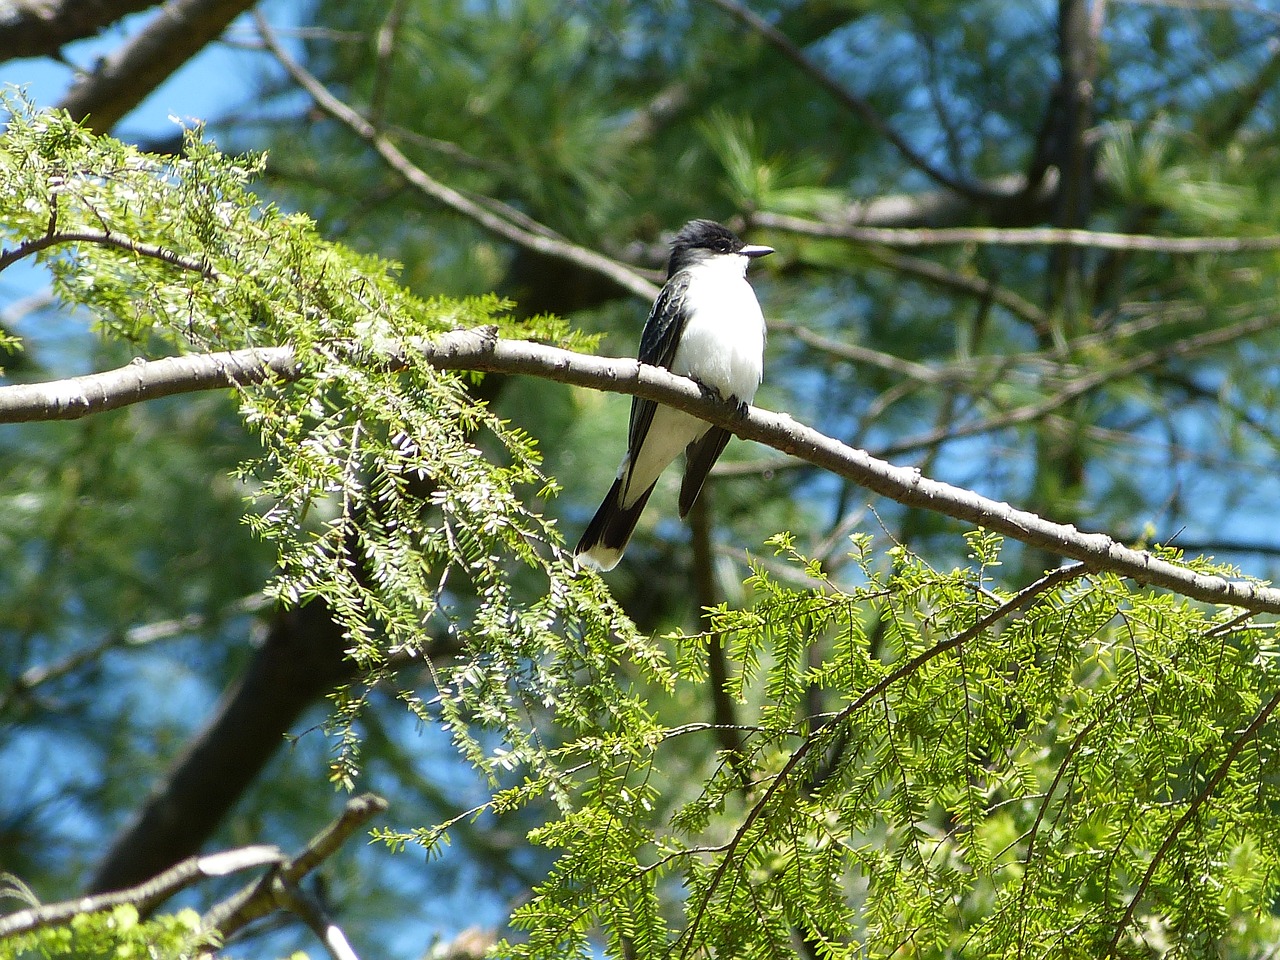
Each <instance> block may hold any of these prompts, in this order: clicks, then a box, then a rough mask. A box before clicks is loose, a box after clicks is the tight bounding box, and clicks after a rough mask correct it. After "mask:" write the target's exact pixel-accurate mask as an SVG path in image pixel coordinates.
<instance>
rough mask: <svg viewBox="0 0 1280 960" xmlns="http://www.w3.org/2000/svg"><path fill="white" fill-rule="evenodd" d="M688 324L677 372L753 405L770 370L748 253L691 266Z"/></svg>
mask: <svg viewBox="0 0 1280 960" xmlns="http://www.w3.org/2000/svg"><path fill="white" fill-rule="evenodd" d="M688 269H689V271H690V273H691V274H692V277H691V279H690V283H689V292H688V294H687V295H686V298H685V311H686V313H687V315H688V322H687V323H686V325H685V328H684V333H683V335H682V336H681V337H680V343H679V345H678V346H677V347H676V352H675V356H674V357H673V358H672V361H671V372H672V373H678V374H680V375H681V376H685V377H692V378H693V379H695V380H697V381H698V382H699V383H702V384H704V385H706V386H708V387H715V388H716V389H717V390H719V391H720V394H721V396H723V397H724V398H725V399H726V400H727V399H728V398H729V397H737V398H738V399H739V400H740V401H742V402H743V403H750V402H751V400H752V398H754V397H755V395H756V388H757V387H759V386H760V378H761V377H762V376H763V374H764V335H765V334H764V315H763V314H762V313H761V312H760V302H759V301H758V300H756V295H755V291H753V290H752V289H751V285H750V284H749V283H747V279H746V269H747V258H746V257H724V256H722V257H714V258H712V259H710V260H707V261H705V262H702V263H697V264H694V265H692V266H691V267H689V268H688Z"/></svg>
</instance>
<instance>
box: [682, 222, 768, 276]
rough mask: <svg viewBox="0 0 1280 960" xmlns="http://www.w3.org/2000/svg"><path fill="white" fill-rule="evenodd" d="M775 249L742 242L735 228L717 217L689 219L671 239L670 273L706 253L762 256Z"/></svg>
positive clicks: (706, 254) (707, 254) (709, 254)
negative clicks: (735, 232) (711, 218)
mask: <svg viewBox="0 0 1280 960" xmlns="http://www.w3.org/2000/svg"><path fill="white" fill-rule="evenodd" d="M770 253H773V248H771V247H754V246H748V245H747V244H745V243H743V242H742V241H741V240H739V239H738V237H737V236H736V235H735V234H734V232H733V231H732V230H730V229H729V228H728V227H726V226H725V225H724V224H720V223H716V222H715V221H714V220H690V221H689V222H688V223H686V224H685V225H684V226H683V227H681V228H680V232H679V233H677V234H676V235H675V239H674V240H672V241H671V261H670V263H669V264H668V266H667V277H668V278H670V277H672V276H674V275H675V273H676V272H677V271H678V270H680V269H682V268H683V267H686V266H688V265H689V264H690V263H694V262H696V261H697V260H699V259H701V258H703V257H707V256H717V255H728V254H738V255H739V256H743V257H763V256H765V255H767V254H770Z"/></svg>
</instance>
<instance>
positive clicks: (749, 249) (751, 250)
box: [738, 245, 773, 260]
mask: <svg viewBox="0 0 1280 960" xmlns="http://www.w3.org/2000/svg"><path fill="white" fill-rule="evenodd" d="M738 252H739V253H741V254H742V255H743V256H744V257H751V258H752V259H753V260H754V259H755V258H756V257H767V256H768V255H769V254H771V253H773V247H753V246H750V245H748V246H745V247H743V248H742V249H741V250H739V251H738Z"/></svg>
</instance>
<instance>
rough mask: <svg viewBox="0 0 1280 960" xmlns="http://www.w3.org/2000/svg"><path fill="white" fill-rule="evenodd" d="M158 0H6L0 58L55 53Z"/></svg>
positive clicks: (0, 24) (0, 23) (0, 31)
mask: <svg viewBox="0 0 1280 960" xmlns="http://www.w3.org/2000/svg"><path fill="white" fill-rule="evenodd" d="M156 2H157V0H9V2H7V3H5V4H3V5H2V6H0V61H4V60H15V59H18V58H21V57H53V56H57V55H58V53H59V51H60V49H61V47H62V45H63V44H66V43H71V42H72V41H73V40H83V39H84V38H86V37H92V36H94V35H96V34H97V33H98V31H100V30H102V29H103V28H104V27H108V26H110V25H111V24H113V23H115V22H116V21H117V20H119V19H121V18H122V17H125V16H127V15H128V14H131V13H137V12H138V11H139V10H145V9H147V7H152V6H155V5H156Z"/></svg>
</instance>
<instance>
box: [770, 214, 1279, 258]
mask: <svg viewBox="0 0 1280 960" xmlns="http://www.w3.org/2000/svg"><path fill="white" fill-rule="evenodd" d="M752 223H754V224H756V225H757V226H761V227H769V228H772V229H774V230H784V231H787V232H788V233H799V234H803V235H805V236H809V237H827V238H832V239H839V240H852V241H854V242H855V243H871V244H882V245H884V246H886V247H939V246H951V245H955V244H963V243H976V244H990V245H992V246H1005V247H1047V246H1063V247H1088V248H1094V249H1099V250H1128V251H1139V252H1147V253H1173V254H1198V253H1262V252H1265V251H1268V250H1280V234H1267V235H1266V236H1259V237H1156V236H1151V235H1149V234H1132V233H1106V232H1103V231H1097V230H1075V229H1065V228H1059V227H1012V228H1001V227H943V228H939V229H929V228H923V227H922V228H917V229H894V228H884V227H862V226H857V225H855V224H849V223H825V222H819V221H816V220H806V219H804V218H803V217H794V216H791V215H790V214H784V213H757V214H755V215H754V216H753V217H752Z"/></svg>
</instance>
